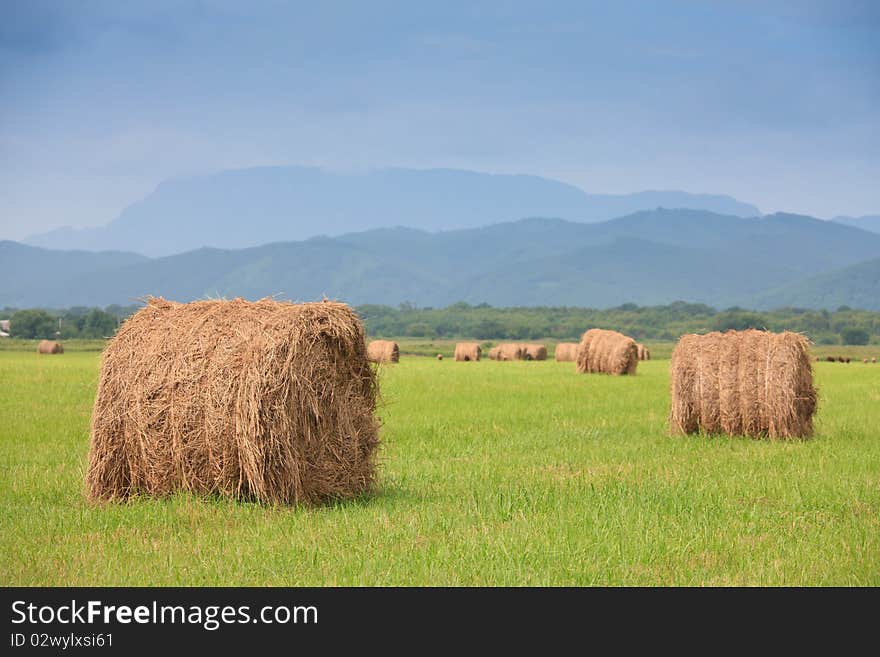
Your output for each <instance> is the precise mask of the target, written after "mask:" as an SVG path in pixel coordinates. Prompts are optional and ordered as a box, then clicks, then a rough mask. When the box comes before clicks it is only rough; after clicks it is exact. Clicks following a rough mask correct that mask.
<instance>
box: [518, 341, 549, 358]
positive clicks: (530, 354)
mask: <svg viewBox="0 0 880 657" xmlns="http://www.w3.org/2000/svg"><path fill="white" fill-rule="evenodd" d="M520 346H521V347H522V358H523V360H547V347H545V346H544V345H542V344H533V343H529V344H523V345H520Z"/></svg>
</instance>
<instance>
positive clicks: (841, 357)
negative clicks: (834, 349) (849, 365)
mask: <svg viewBox="0 0 880 657" xmlns="http://www.w3.org/2000/svg"><path fill="white" fill-rule="evenodd" d="M837 362H838V363H845V362H846V358H844V357H843V356H838V357H837Z"/></svg>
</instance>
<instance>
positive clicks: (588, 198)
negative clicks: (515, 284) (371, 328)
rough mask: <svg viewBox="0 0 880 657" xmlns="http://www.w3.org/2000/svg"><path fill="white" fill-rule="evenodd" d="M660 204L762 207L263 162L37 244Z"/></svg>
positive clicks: (172, 239) (173, 183) (175, 188)
mask: <svg viewBox="0 0 880 657" xmlns="http://www.w3.org/2000/svg"><path fill="white" fill-rule="evenodd" d="M657 207H666V208H695V209H702V210H709V211H711V212H717V213H720V214H729V215H736V216H742V217H753V216H757V215H759V214H760V211H759V210H758V208H756V207H755V206H753V205H750V204H748V203H742V202H740V201H738V200H736V199H734V198H731V197H729V196H719V195H711V194H689V193H686V192H679V191H646V192H639V193H635V194H623V195H610V194H588V193H586V192H584V191H583V190H582V189H580V188H578V187H575V186H573V185H569V184H566V183H563V182H560V181H558V180H551V179H548V178H541V177H538V176H526V175H506V174H505V175H502V174H487V173H478V172H473V171H460V170H453V169H427V170H416V169H383V170H377V171H370V172H363V173H352V172H349V173H343V172H331V171H325V170H323V169H319V168H313V167H258V168H252V169H240V170H230V171H222V172H219V173H214V174H210V175H202V176H189V177H179V178H173V179H170V180H168V181H165V182H163V183H162V184H160V185H159V186H158V187H157V188H156V189H155V191H153V192H152V193H151V194H149V195H148V196H147V197H146V198H144V199H143V200H141V201H139V202H137V203H134V204H132V205H130V206H129V207H127V208H125V209H124V210H123V211H122V213H121V214H120V215H119V216H118V217H117V218H116V219H114V220H113V221H111V222H110V223H109V224H108V225H106V226H101V227H98V228H85V229H77V228H71V227H65V228H59V229H56V230H53V231H50V232H48V233H43V234H39V235H33V236H31V237H28V238H26V239H25V240H24V241H25V243H27V244H30V245H31V246H41V247H45V248H51V249H84V250H89V251H105V250H115V251H134V252H137V253H142V254H144V255H148V256H154V257H155V256H166V255H172V254H175V253H183V252H185V251H191V250H193V249H198V248H201V247H205V246H207V247H214V248H223V249H240V248H245V247H252V246H260V245H263V244H268V243H272V242H281V241H291V240H303V239H307V238H310V237H315V236H319V235H330V236H339V235H342V234H345V233H351V232H360V231H365V230H371V229H377V228H383V227H388V226H407V227H410V228H417V229H421V230H428V231H438V230H451V229H461V228H476V227H479V226H485V225H487V224H493V223H498V222H504V221H512V220H517V219H521V218H523V217H533V216H541V217H562V218H565V219H568V220H570V221H576V222H597V221H606V220H609V219H613V218H615V217H621V216H624V215H627V214H630V213H633V212H637V211H639V210H653V209H655V208H657Z"/></svg>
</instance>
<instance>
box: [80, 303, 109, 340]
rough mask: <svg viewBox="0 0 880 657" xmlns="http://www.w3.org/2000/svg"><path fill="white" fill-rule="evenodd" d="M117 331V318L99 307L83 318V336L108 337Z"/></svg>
mask: <svg viewBox="0 0 880 657" xmlns="http://www.w3.org/2000/svg"><path fill="white" fill-rule="evenodd" d="M115 331H116V318H115V317H114V316H113V315H111V314H110V313H106V312H104V311H103V310H98V309H97V308H95V309H93V310H92V311H91V312H89V314H88V315H86V316H85V318H84V320H83V326H82V337H84V338H106V337H109V336H111V335H113V333H114V332H115Z"/></svg>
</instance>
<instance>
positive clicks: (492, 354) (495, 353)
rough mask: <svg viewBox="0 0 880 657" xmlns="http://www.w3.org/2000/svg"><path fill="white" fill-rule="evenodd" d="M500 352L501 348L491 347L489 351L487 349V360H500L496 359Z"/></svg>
mask: <svg viewBox="0 0 880 657" xmlns="http://www.w3.org/2000/svg"><path fill="white" fill-rule="evenodd" d="M500 351H501V347H492V348H491V349H489V360H501V359H500V358H499V357H498V354H499V353H500Z"/></svg>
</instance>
